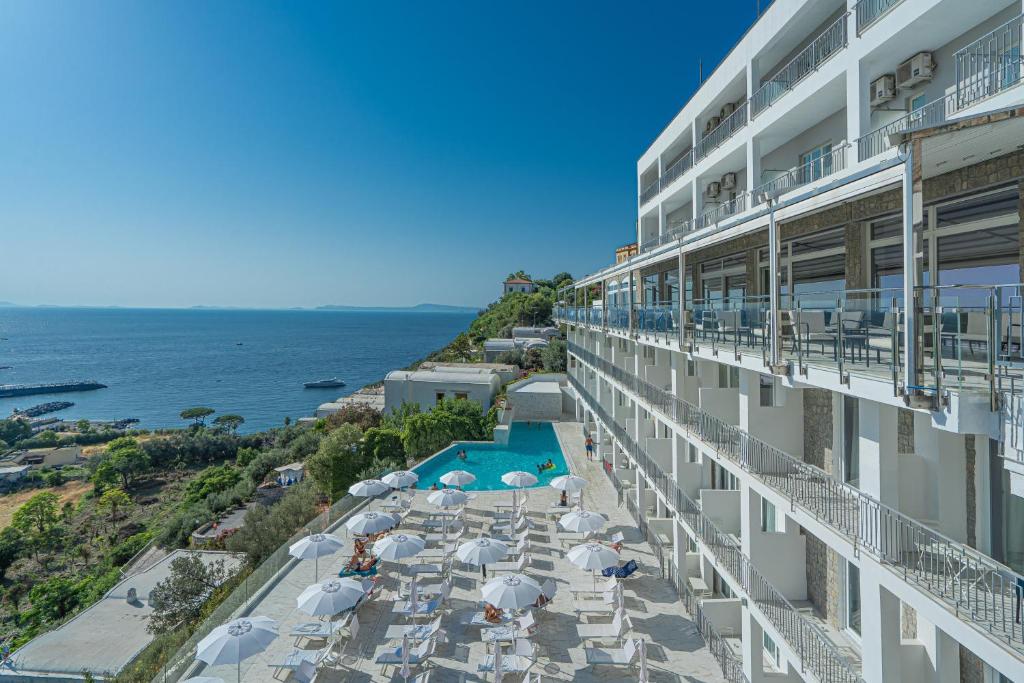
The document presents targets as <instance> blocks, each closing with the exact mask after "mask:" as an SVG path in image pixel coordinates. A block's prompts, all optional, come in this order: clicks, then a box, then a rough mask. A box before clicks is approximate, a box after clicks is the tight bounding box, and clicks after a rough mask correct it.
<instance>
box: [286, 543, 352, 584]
mask: <svg viewBox="0 0 1024 683" xmlns="http://www.w3.org/2000/svg"><path fill="white" fill-rule="evenodd" d="M344 545H345V542H344V541H342V540H341V539H340V538H338V537H337V536H335V535H333V534H310V535H309V536H306V537H305V538H300V539H299V540H298V541H296V542H295V543H292V544H291V546H289V547H288V554H289V555H291V556H292V557H297V558H298V559H300V560H313V578H314V579H318V578H320V558H321V557H323V556H324V555H333V554H334V553H336V552H337V551H338V550H340V549H341V548H342V547H343V546H344Z"/></svg>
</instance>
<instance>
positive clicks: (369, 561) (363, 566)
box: [356, 555, 378, 572]
mask: <svg viewBox="0 0 1024 683" xmlns="http://www.w3.org/2000/svg"><path fill="white" fill-rule="evenodd" d="M377 562H378V559H377V557H376V556H374V555H370V556H369V557H368V558H366V559H365V560H363V561H362V562H360V563H359V566H358V567H357V568H356V571H360V572H368V571H370V570H371V569H373V568H374V566H376V564H377Z"/></svg>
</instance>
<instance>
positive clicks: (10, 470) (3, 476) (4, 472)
mask: <svg viewBox="0 0 1024 683" xmlns="http://www.w3.org/2000/svg"><path fill="white" fill-rule="evenodd" d="M30 469H32V466H31V465H11V466H10V467H0V482H2V483H5V484H17V483H18V482H20V481H21V480H22V479H24V478H25V477H26V476H27V475H28V471H29V470H30Z"/></svg>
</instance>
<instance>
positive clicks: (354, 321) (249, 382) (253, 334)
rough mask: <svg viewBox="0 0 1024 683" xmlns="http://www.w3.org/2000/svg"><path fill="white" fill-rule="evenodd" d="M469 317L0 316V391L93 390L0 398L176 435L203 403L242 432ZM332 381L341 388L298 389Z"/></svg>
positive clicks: (437, 343)
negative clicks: (58, 404) (66, 385)
mask: <svg viewBox="0 0 1024 683" xmlns="http://www.w3.org/2000/svg"><path fill="white" fill-rule="evenodd" d="M473 318H474V316H473V315H472V314H461V313H370V312H347V311H345V312H342V311H241V310H238V311H236V310H167V309H100V308H96V309H92V308H0V338H4V339H2V340H0V366H3V365H10V366H13V367H12V368H11V369H9V370H0V384H15V383H18V384H21V383H37V382H60V381H65V380H71V379H93V380H96V381H98V382H102V383H103V384H106V385H108V388H107V389H100V390H98V391H91V392H81V393H69V394H52V395H39V396H22V397H17V398H0V417H6V416H7V415H9V414H10V412H11V410H12V409H14V408H15V407H19V408H22V407H27V406H29V405H34V404H36V403H43V402H45V401H50V400H67V401H74V402H75V405H74V407H72V408H68V409H67V410H64V411H61V412H59V413H53V414H54V415H57V416H60V417H62V418H65V419H78V418H89V419H95V420H113V419H120V418H126V417H136V418H139V420H140V421H141V423H140V426H142V427H169V426H180V425H182V424H183V423H182V421H181V420H180V419H179V418H178V413H179V412H181V410H182V409H184V408H187V407H189V406H194V405H206V406H210V407H211V408H214V409H216V410H217V412H218V413H237V414H239V415H242V416H243V417H245V419H246V423H245V425H244V431H256V430H260V429H265V428H267V427H271V426H275V425H280V424H281V423H282V421H283V420H284V418H285V416H288V417H291V418H292V419H296V418H299V417H302V416H305V415H312V414H313V411H314V410H315V409H316V407H317V406H318V405H319V404H321V403H323V402H325V401H330V400H333V399H335V398H337V397H338V396H343V395H346V394H349V393H352V392H354V391H355V390H357V389H359V388H360V387H362V386H363V385H365V384H368V383H370V382H374V381H376V380H379V379H382V378H383V377H384V375H385V373H387V372H388V371H389V370H393V369H395V368H398V367H403V366H405V365H408V364H409V363H411V362H413V361H414V360H416V359H418V358H422V357H423V356H425V355H427V354H428V353H429V352H431V351H434V350H436V349H439V348H441V347H442V346H444V345H445V344H447V343H448V342H449V341H451V339H452V338H453V337H455V335H457V334H458V333H459V332H461V331H463V330H465V329H466V328H467V327H468V326H469V323H470V322H471V321H472V320H473ZM329 377H339V378H341V379H342V380H344V381H345V382H346V383H347V386H346V387H344V388H341V389H305V388H303V386H302V384H303V382H308V381H312V380H317V379H322V378H329Z"/></svg>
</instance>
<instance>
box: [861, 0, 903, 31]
mask: <svg viewBox="0 0 1024 683" xmlns="http://www.w3.org/2000/svg"><path fill="white" fill-rule="evenodd" d="M901 2H903V0H860V2H858V3H857V7H856V8H855V11H856V13H857V33H858V35H859V34H860V33H861V32H862V31H864V30H866V29H867V28H868V27H869V26H871V25H872V24H874V23H875V22H876V21H878V20H879V19H881V18H882V17H884V16H885V15H886V14H887V13H888V12H889V10H891V9H892V8H893V7H895V6H896V5H898V4H900V3H901Z"/></svg>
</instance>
